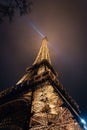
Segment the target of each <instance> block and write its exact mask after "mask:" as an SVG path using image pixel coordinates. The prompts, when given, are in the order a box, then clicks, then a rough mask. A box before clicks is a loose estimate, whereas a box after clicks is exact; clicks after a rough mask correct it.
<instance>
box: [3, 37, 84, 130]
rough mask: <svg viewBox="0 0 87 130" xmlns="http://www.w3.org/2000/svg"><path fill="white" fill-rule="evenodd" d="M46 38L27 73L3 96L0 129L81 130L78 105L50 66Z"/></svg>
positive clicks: (5, 91)
mask: <svg viewBox="0 0 87 130" xmlns="http://www.w3.org/2000/svg"><path fill="white" fill-rule="evenodd" d="M47 42H48V40H47V38H44V39H43V40H42V45H41V48H40V50H39V53H38V55H37V57H36V59H35V61H34V63H33V65H32V66H31V67H28V68H27V69H26V74H25V75H24V76H23V77H22V78H21V79H20V80H19V81H18V82H17V83H16V85H15V86H13V87H11V88H8V89H6V90H4V91H2V92H1V93H0V128H6V129H9V130H82V126H80V124H79V121H78V118H79V114H80V111H79V106H78V105H77V103H76V102H75V101H74V100H73V99H72V97H71V96H69V95H68V93H67V92H66V90H65V89H64V87H63V85H62V84H61V83H60V82H59V80H58V74H57V73H56V72H55V70H54V69H53V67H52V65H51V60H50V54H49V50H48V46H47Z"/></svg>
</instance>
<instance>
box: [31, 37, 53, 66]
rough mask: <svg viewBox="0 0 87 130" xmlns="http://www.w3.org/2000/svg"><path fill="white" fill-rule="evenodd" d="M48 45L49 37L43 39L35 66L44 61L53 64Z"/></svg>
mask: <svg viewBox="0 0 87 130" xmlns="http://www.w3.org/2000/svg"><path fill="white" fill-rule="evenodd" d="M47 43H48V39H47V37H45V38H43V39H42V45H41V47H40V50H39V52H38V55H37V57H36V59H35V61H34V63H33V64H36V63H39V62H41V61H42V60H44V59H45V60H47V61H48V62H49V63H50V64H51V60H50V54H49V49H48V45H47Z"/></svg>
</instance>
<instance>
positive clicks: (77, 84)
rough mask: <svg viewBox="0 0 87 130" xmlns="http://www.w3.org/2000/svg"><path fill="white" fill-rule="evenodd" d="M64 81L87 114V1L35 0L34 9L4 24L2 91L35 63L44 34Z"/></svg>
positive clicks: (0, 52) (0, 30) (0, 48)
mask: <svg viewBox="0 0 87 130" xmlns="http://www.w3.org/2000/svg"><path fill="white" fill-rule="evenodd" d="M31 22H32V23H33V24H34V25H35V26H36V27H37V29H39V31H40V32H41V33H43V35H45V36H47V37H48V40H49V49H50V55H51V61H52V65H53V67H54V69H55V70H56V71H57V72H58V74H59V79H60V82H61V83H62V84H63V86H64V87H65V88H66V90H68V92H69V94H70V95H71V96H72V97H73V98H74V99H75V100H76V102H77V103H78V104H79V106H80V109H81V111H82V114H83V115H84V116H86V117H87V1H86V0H33V8H32V13H31V14H30V15H28V16H22V17H20V16H19V15H18V13H17V14H16V16H15V17H14V20H13V22H12V23H11V24H10V23H9V21H8V19H7V18H5V20H4V22H3V23H2V24H0V91H1V90H3V89H5V88H8V87H11V86H13V85H15V83H16V82H17V81H18V80H19V79H20V78H21V77H22V76H23V75H24V74H25V69H26V67H28V66H30V65H32V63H33V62H34V60H35V57H36V55H37V53H38V50H39V48H40V45H41V40H42V37H41V36H40V35H39V34H38V33H37V32H36V31H35V30H34V29H33V28H32V26H31Z"/></svg>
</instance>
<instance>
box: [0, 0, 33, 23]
mask: <svg viewBox="0 0 87 130" xmlns="http://www.w3.org/2000/svg"><path fill="white" fill-rule="evenodd" d="M31 8H32V0H0V22H2V21H3V19H4V17H6V16H7V17H8V18H9V20H10V21H12V18H13V17H14V15H15V13H16V12H17V11H18V13H19V14H20V15H25V14H30V13H31Z"/></svg>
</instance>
